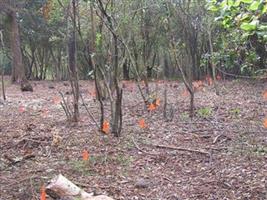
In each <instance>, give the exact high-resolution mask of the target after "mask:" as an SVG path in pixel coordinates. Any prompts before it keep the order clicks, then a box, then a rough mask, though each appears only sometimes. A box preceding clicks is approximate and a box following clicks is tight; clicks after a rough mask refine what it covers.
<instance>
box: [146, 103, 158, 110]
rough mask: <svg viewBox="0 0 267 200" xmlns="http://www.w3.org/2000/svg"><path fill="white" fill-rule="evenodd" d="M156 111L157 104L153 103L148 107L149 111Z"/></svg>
mask: <svg viewBox="0 0 267 200" xmlns="http://www.w3.org/2000/svg"><path fill="white" fill-rule="evenodd" d="M155 109H156V106H155V104H153V103H151V104H149V106H148V110H149V111H153V110H155Z"/></svg>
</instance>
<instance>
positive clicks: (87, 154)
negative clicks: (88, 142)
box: [83, 150, 89, 161]
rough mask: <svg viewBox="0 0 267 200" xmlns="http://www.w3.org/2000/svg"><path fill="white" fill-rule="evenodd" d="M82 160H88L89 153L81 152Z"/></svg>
mask: <svg viewBox="0 0 267 200" xmlns="http://www.w3.org/2000/svg"><path fill="white" fill-rule="evenodd" d="M83 160H84V161H87V160H89V153H88V151H87V150H83Z"/></svg>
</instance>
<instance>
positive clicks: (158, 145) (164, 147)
mask: <svg viewBox="0 0 267 200" xmlns="http://www.w3.org/2000/svg"><path fill="white" fill-rule="evenodd" d="M152 146H155V147H157V148H162V149H173V150H177V151H188V152H193V153H199V154H204V155H210V153H209V152H207V151H203V150H196V149H189V148H183V147H175V146H166V145H160V144H152Z"/></svg>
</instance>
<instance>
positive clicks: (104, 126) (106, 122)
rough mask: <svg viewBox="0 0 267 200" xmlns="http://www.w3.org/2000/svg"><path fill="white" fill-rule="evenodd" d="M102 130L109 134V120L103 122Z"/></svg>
mask: <svg viewBox="0 0 267 200" xmlns="http://www.w3.org/2000/svg"><path fill="white" fill-rule="evenodd" d="M102 131H103V132H104V133H106V134H108V132H109V122H108V121H106V120H105V121H104V123H103V126H102Z"/></svg>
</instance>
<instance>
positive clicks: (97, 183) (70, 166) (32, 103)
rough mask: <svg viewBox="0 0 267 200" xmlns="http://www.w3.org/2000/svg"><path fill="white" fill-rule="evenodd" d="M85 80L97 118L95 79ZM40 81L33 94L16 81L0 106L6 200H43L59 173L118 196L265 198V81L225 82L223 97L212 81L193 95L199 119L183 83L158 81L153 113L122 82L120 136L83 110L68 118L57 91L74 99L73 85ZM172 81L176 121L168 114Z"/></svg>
mask: <svg viewBox="0 0 267 200" xmlns="http://www.w3.org/2000/svg"><path fill="white" fill-rule="evenodd" d="M80 84H81V93H82V95H83V97H84V99H85V103H86V104H87V107H88V108H89V110H90V112H91V113H93V115H94V116H95V118H96V119H97V120H98V114H99V112H98V103H97V101H95V99H94V95H93V93H94V89H93V88H94V87H93V83H92V82H88V81H81V82H80ZM33 85H34V90H35V91H34V92H33V93H21V92H20V91H19V88H18V87H17V86H15V85H9V86H8V87H7V98H8V100H7V102H2V101H1V102H0V113H1V115H0V150H1V155H0V170H1V173H0V186H1V187H0V194H1V196H0V199H1V200H15V199H21V200H26V199H39V197H40V188H41V186H42V185H43V184H47V182H48V181H49V180H50V179H51V178H52V177H54V176H55V175H57V174H59V173H62V174H63V175H64V176H66V177H68V178H69V179H70V180H72V181H73V182H74V183H76V184H77V185H79V186H80V187H82V188H83V189H84V190H85V191H87V192H95V193H96V194H103V193H106V194H108V195H109V196H111V197H113V198H114V199H127V200H128V199H129V200H137V199H139V200H141V199H144V200H145V199H148V200H177V199H183V200H185V199H190V200H191V199H203V200H207V199H211V200H213V199H233V200H236V199H262V200H263V199H266V198H267V186H266V185H267V180H266V177H267V137H266V134H267V129H266V128H264V126H263V120H264V118H265V117H266V114H267V101H266V100H265V99H264V98H263V92H264V91H266V89H267V85H266V83H264V82H259V81H258V82H244V81H239V80H236V81H228V82H220V84H219V87H220V91H221V95H220V96H216V95H215V92H214V91H213V88H212V87H211V86H207V85H206V86H205V87H204V88H203V89H202V90H201V91H198V92H197V93H196V95H195V98H196V99H195V102H196V104H195V105H196V117H195V118H194V119H193V120H190V118H189V117H188V102H189V99H188V97H187V96H186V94H184V92H183V91H184V86H183V84H182V83H180V82H178V83H177V82H163V81H160V82H159V83H155V82H153V83H150V85H151V89H152V90H153V91H157V92H156V93H157V97H158V98H159V99H160V105H159V107H157V109H156V110H155V111H152V112H150V113H149V112H147V111H146V110H144V104H143V103H142V98H141V96H140V94H139V92H138V89H137V87H136V86H135V84H134V83H132V82H124V87H123V88H124V99H123V114H124V116H123V122H124V125H123V131H122V136H121V138H119V139H117V138H114V137H112V135H110V134H108V135H103V134H102V133H100V132H99V131H98V130H97V128H96V126H95V125H94V123H93V121H92V120H90V118H89V116H88V115H87V113H86V110H85V108H84V106H83V105H82V104H81V105H80V107H81V120H80V122H79V123H78V124H74V123H71V122H67V121H66V117H65V114H64V111H63V110H62V108H61V106H60V104H59V101H60V98H59V94H58V91H62V92H63V93H65V94H66V95H65V96H66V98H69V100H71V95H69V94H68V93H69V91H70V86H69V85H68V83H63V82H58V83H55V82H33ZM165 85H167V88H168V109H167V111H168V113H167V114H170V113H171V112H173V119H172V121H168V120H166V119H165V118H164V116H163V103H164V98H163V93H164V87H165ZM156 93H155V95H156ZM105 103H106V104H107V105H106V106H107V108H109V106H108V103H107V102H105ZM171 108H172V109H171ZM108 119H109V118H108V113H107V120H108ZM141 119H143V120H144V121H143V122H145V124H146V126H147V127H146V128H141V127H140V126H139V121H140V120H141ZM84 150H88V152H89V161H88V162H84V161H83V160H82V152H83V151H84Z"/></svg>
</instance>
